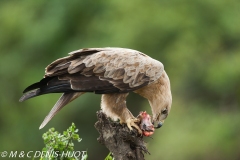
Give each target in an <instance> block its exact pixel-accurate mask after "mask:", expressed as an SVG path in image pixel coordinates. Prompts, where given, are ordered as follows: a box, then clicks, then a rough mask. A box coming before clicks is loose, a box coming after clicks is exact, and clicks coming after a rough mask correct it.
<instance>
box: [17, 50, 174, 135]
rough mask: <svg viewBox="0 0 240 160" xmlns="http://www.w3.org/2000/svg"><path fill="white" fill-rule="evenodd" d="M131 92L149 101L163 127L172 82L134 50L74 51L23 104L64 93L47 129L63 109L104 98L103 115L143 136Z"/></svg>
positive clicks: (28, 90)
mask: <svg viewBox="0 0 240 160" xmlns="http://www.w3.org/2000/svg"><path fill="white" fill-rule="evenodd" d="M131 91H133V92H135V93H138V94H140V95H141V96H143V97H145V98H147V99H148V100H149V103H150V105H151V108H152V113H153V120H154V121H157V122H158V124H159V125H158V126H161V125H162V123H163V121H164V119H165V118H166V117H167V115H168V113H169V111H170V108H171V103H172V95H171V91H170V81H169V78H168V76H167V74H166V72H165V71H164V67H163V65H162V63H161V62H159V61H157V60H154V59H152V58H151V57H149V56H147V55H145V54H143V53H141V52H138V51H135V50H131V49H124V48H88V49H80V50H77V51H73V52H71V53H69V56H67V57H64V58H60V59H57V60H56V61H54V62H52V63H51V64H50V65H48V66H47V67H46V71H45V75H44V78H43V79H42V80H41V81H40V82H37V83H34V84H32V85H30V86H29V87H27V88H26V89H25V90H24V92H23V93H24V95H23V96H22V97H21V98H20V101H24V100H27V99H29V98H32V97H35V96H39V95H43V94H47V93H63V95H62V96H61V97H60V99H59V100H58V102H57V103H56V104H55V105H54V107H53V108H52V110H51V111H50V113H49V114H48V115H47V116H46V118H45V119H44V121H43V123H42V124H41V126H40V128H43V127H44V126H45V125H46V124H47V123H48V122H49V121H50V120H51V119H52V117H53V116H54V115H55V114H56V113H57V112H58V111H59V110H60V109H61V108H62V107H64V106H65V105H66V104H68V103H69V102H71V101H72V100H74V99H75V98H77V97H79V96H80V95H82V94H84V93H85V92H94V93H96V94H103V95H102V102H101V108H102V110H103V112H105V113H106V114H107V115H108V116H109V117H111V118H112V119H113V120H117V119H120V122H121V123H127V125H128V127H129V128H130V129H132V128H131V127H132V126H133V127H135V128H137V129H138V130H139V132H141V130H140V129H139V127H138V126H137V125H136V124H135V123H134V122H137V121H138V120H137V119H136V118H135V117H134V116H133V115H132V114H131V112H130V111H129V110H128V109H127V107H126V97H127V95H128V93H129V92H131Z"/></svg>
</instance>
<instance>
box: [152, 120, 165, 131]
mask: <svg viewBox="0 0 240 160" xmlns="http://www.w3.org/2000/svg"><path fill="white" fill-rule="evenodd" d="M153 125H154V122H153ZM162 125H163V122H162V121H160V122H158V123H157V125H156V126H155V125H154V128H156V129H158V128H161V127H162Z"/></svg>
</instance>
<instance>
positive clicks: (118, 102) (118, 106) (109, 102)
mask: <svg viewBox="0 0 240 160" xmlns="http://www.w3.org/2000/svg"><path fill="white" fill-rule="evenodd" d="M127 96H128V93H113V94H103V95H102V102H101V108H102V110H103V112H104V113H105V114H106V115H107V116H108V117H110V118H111V119H113V120H117V119H120V123H121V124H123V123H126V124H127V126H128V128H129V129H130V130H132V127H134V128H136V129H137V130H138V132H139V133H140V134H142V130H141V129H140V128H139V126H138V125H137V124H136V123H137V122H139V121H140V120H139V119H138V118H135V117H134V116H133V115H132V113H131V112H130V111H129V110H128V109H127V106H126V97H127Z"/></svg>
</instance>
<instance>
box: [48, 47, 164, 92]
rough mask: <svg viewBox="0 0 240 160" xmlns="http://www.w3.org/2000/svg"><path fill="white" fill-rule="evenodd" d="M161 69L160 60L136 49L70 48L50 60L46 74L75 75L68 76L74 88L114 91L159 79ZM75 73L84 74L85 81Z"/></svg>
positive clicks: (128, 89)
mask: <svg viewBox="0 0 240 160" xmlns="http://www.w3.org/2000/svg"><path fill="white" fill-rule="evenodd" d="M162 72H163V65H162V63H161V62H159V61H156V60H154V59H152V58H151V57H149V56H147V55H145V54H143V53H141V52H138V51H135V50H131V49H123V48H88V49H80V50H77V51H73V52H71V53H69V56H68V57H64V58H61V59H59V60H56V61H54V62H53V63H51V64H50V65H49V66H48V67H47V68H46V74H45V77H52V76H61V75H64V76H66V75H74V76H68V80H69V83H71V87H72V89H73V90H78V91H79V90H81V91H94V92H96V91H97V92H96V93H108V92H109V93H113V92H129V91H133V90H136V89H138V88H139V87H143V86H145V85H148V84H150V83H152V82H154V81H156V80H157V79H158V78H160V76H161V75H162ZM75 74H79V75H81V76H85V77H86V80H84V81H83V78H82V77H81V78H79V77H78V76H75ZM93 77H94V78H93ZM74 78H75V79H74ZM60 79H62V77H61V78H60ZM83 84H84V85H83ZM106 84H107V85H106ZM83 86H84V87H83ZM104 87H106V91H104V90H103V88H104Z"/></svg>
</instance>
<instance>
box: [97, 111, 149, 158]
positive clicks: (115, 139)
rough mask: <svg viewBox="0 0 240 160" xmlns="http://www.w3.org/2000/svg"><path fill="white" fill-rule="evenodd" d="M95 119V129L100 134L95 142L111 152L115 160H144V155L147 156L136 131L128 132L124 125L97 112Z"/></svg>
mask: <svg viewBox="0 0 240 160" xmlns="http://www.w3.org/2000/svg"><path fill="white" fill-rule="evenodd" d="M97 118H98V121H97V122H96V123H95V128H96V129H97V130H98V132H99V134H100V136H99V137H98V139H97V140H98V142H99V143H101V144H103V145H105V146H106V147H107V148H108V149H109V151H110V152H112V154H113V156H114V158H115V160H144V154H146V153H148V154H149V152H148V150H147V148H146V144H145V142H144V141H143V137H142V136H140V135H138V133H137V130H135V129H134V130H133V132H130V131H129V129H128V128H127V126H126V125H121V124H119V122H113V121H111V120H109V119H108V118H107V116H106V115H105V114H104V113H103V112H102V111H98V112H97Z"/></svg>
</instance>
